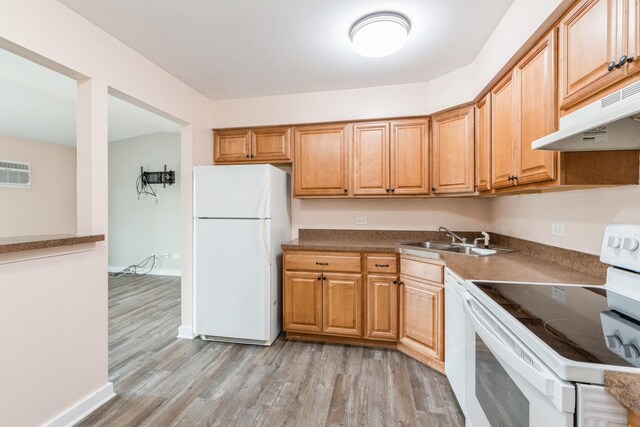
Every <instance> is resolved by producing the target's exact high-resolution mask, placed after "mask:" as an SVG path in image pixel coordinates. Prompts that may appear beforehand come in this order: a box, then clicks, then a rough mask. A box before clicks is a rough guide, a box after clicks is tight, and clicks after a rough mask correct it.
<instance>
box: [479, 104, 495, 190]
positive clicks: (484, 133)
mask: <svg viewBox="0 0 640 427" xmlns="http://www.w3.org/2000/svg"><path fill="white" fill-rule="evenodd" d="M475 119H476V125H475V134H476V140H475V144H476V147H475V181H476V187H475V190H476V191H479V192H485V191H489V190H491V96H490V95H485V97H484V98H482V99H481V100H480V102H478V104H477V105H476V112H475Z"/></svg>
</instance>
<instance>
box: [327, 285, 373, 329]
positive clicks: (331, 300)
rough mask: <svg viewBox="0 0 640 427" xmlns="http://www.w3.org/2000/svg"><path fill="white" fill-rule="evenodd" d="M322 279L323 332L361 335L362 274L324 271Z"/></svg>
mask: <svg viewBox="0 0 640 427" xmlns="http://www.w3.org/2000/svg"><path fill="white" fill-rule="evenodd" d="M321 280H322V306H323V307H322V313H323V315H322V332H324V333H327V334H334V335H344V336H350V337H361V336H362V335H363V334H362V276H361V275H360V274H336V273H323V274H322V275H321Z"/></svg>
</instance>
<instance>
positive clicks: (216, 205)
mask: <svg viewBox="0 0 640 427" xmlns="http://www.w3.org/2000/svg"><path fill="white" fill-rule="evenodd" d="M270 168H271V166H269V165H230V166H198V167H195V168H194V172H193V173H194V177H193V179H194V184H193V185H194V197H193V200H194V217H196V218H270V217H271V212H270V205H271V203H270V199H269V197H270V195H269V188H270V182H269V178H270V176H271V170H270Z"/></svg>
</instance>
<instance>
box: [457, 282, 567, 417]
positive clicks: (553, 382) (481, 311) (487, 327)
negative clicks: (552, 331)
mask: <svg viewBox="0 0 640 427" xmlns="http://www.w3.org/2000/svg"><path fill="white" fill-rule="evenodd" d="M463 298H464V311H465V314H466V316H467V318H468V319H469V320H470V321H471V323H472V324H473V328H474V330H475V332H476V333H477V334H478V335H479V336H480V338H482V340H483V341H484V343H485V344H486V345H487V346H488V347H489V348H490V349H491V352H492V353H493V355H494V356H495V357H496V358H498V359H499V360H501V361H502V363H503V364H506V365H508V366H509V367H511V369H513V370H514V371H515V372H517V373H518V374H520V375H521V376H522V377H523V378H524V379H525V380H526V381H527V382H529V383H530V384H531V385H532V386H533V387H535V388H536V389H537V390H538V391H539V392H540V393H542V394H543V395H544V396H547V397H548V398H550V399H551V400H553V403H554V405H555V406H556V407H557V408H558V409H560V410H561V411H563V412H573V410H574V409H575V388H574V387H573V386H572V385H571V384H568V383H565V382H564V381H562V380H561V379H560V378H557V377H556V375H555V374H554V373H553V372H552V371H551V370H550V369H549V368H547V367H546V366H545V365H544V363H543V362H542V361H540V360H539V359H538V358H537V357H536V356H534V355H533V354H532V353H530V352H529V351H528V350H527V349H526V348H525V347H524V346H523V345H522V344H520V342H519V339H518V338H517V337H516V336H515V335H513V334H512V333H511V331H509V330H508V329H506V328H505V327H504V326H502V325H501V324H500V323H499V322H500V321H499V320H498V319H496V318H495V316H493V315H492V314H491V313H489V312H488V311H487V310H486V309H485V308H484V307H482V306H481V305H480V303H479V302H478V301H477V300H475V298H473V297H472V296H470V295H469V294H468V293H467V294H464V295H463Z"/></svg>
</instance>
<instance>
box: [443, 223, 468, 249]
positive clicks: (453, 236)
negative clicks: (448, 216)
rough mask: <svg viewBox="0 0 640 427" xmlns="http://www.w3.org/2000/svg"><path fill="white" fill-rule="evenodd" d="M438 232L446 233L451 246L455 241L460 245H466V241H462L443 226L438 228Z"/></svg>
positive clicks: (462, 239)
mask: <svg viewBox="0 0 640 427" xmlns="http://www.w3.org/2000/svg"><path fill="white" fill-rule="evenodd" d="M438 231H444V232H445V233H447V236H449V237H451V244H452V245H455V244H457V243H456V240H460V244H462V245H463V246H464V245H466V244H467V239H464V238H462V237H460V236H458V235H457V234H456V233H454V232H453V231H451V230H449V229H448V228H446V227H443V226H441V225H440V226H438Z"/></svg>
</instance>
